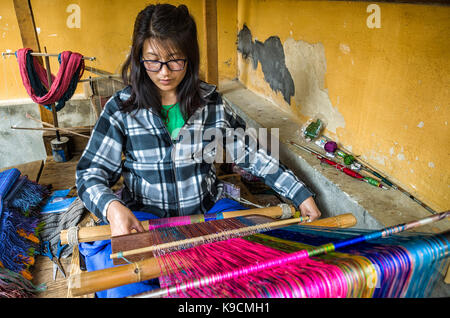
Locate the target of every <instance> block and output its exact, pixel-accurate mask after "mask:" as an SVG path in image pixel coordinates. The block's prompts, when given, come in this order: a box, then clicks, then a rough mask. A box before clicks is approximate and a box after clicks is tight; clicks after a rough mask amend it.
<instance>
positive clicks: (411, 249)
mask: <svg viewBox="0 0 450 318" xmlns="http://www.w3.org/2000/svg"><path fill="white" fill-rule="evenodd" d="M370 233H371V231H367V230H358V229H335V228H333V229H327V228H315V227H307V226H301V225H294V226H289V227H286V228H283V229H277V230H273V231H269V232H266V233H264V234H255V235H251V236H247V237H245V238H234V239H230V240H228V241H223V242H215V243H211V244H205V245H202V246H197V247H195V248H191V249H188V250H183V251H178V252H174V253H171V254H167V255H164V256H161V257H160V258H159V259H160V265H161V266H162V268H164V270H167V271H169V273H171V274H169V275H166V276H162V277H161V278H160V285H161V287H167V286H173V285H176V284H180V283H181V282H184V281H190V280H191V279H192V278H195V277H197V278H202V277H203V278H204V277H212V275H211V274H214V273H232V272H233V271H234V270H237V269H242V268H246V267H248V265H250V264H258V263H259V264H262V263H265V262H267V260H271V259H277V258H284V256H287V255H290V254H293V253H295V252H299V251H305V253H306V255H307V254H308V252H306V251H312V250H315V249H317V246H322V245H330V246H331V245H332V244H334V243H337V242H341V241H342V240H344V239H352V238H357V237H359V236H360V235H365V234H370ZM449 240H450V232H448V233H445V234H442V235H432V234H425V233H420V234H417V233H402V234H397V235H392V236H390V237H387V238H379V239H374V240H372V241H370V242H360V243H356V244H353V245H350V246H347V247H343V248H342V249H341V250H339V252H336V251H332V249H330V251H329V252H327V253H322V254H320V255H318V256H311V257H305V258H303V259H302V260H300V261H297V262H290V263H286V264H284V265H282V266H277V267H273V268H269V269H266V270H262V271H258V272H255V273H248V274H245V275H241V276H239V277H237V278H236V279H232V280H227V281H222V282H220V283H217V284H209V283H208V284H204V285H200V286H205V287H200V288H191V289H188V290H186V291H179V292H178V293H176V292H175V293H172V294H170V295H169V296H170V297H227V298H231V297H264V298H266V297H276V298H286V297H309V298H310V297H321V298H323V297H325V298H328V297H336V298H342V297H347V298H355V297H364V298H367V297H373V298H380V297H381V298H393V297H408V298H410V297H429V296H430V295H431V292H432V291H433V288H434V286H435V284H436V281H437V279H439V278H440V277H442V276H441V274H440V273H441V272H442V271H443V270H444V269H445V268H446V266H447V265H448V262H449V257H448V256H449V246H450V244H449ZM330 243H331V244H330ZM180 268H181V269H182V271H179V269H180ZM166 296H167V295H166Z"/></svg>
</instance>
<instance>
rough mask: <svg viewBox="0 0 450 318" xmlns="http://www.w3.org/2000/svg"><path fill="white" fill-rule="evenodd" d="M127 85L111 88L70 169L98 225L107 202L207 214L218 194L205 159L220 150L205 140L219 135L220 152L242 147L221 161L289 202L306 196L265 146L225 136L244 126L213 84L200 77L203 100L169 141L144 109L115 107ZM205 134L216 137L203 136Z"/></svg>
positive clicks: (159, 211) (125, 93) (173, 213)
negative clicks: (119, 187)
mask: <svg viewBox="0 0 450 318" xmlns="http://www.w3.org/2000/svg"><path fill="white" fill-rule="evenodd" d="M130 90H131V89H130V87H126V88H124V89H123V90H121V91H118V92H116V93H115V94H114V95H113V96H112V97H111V98H110V100H109V101H108V102H107V103H106V104H105V107H104V109H103V111H102V113H101V114H100V116H99V119H98V120H97V122H96V124H95V126H94V129H93V131H92V135H91V138H90V140H89V142H88V144H87V146H86V149H85V150H84V152H83V154H82V156H81V158H80V161H79V163H78V165H77V170H76V185H77V188H78V195H79V197H80V198H81V200H82V201H83V203H84V205H85V206H86V208H87V209H88V210H89V211H91V212H93V213H94V214H95V215H96V216H97V217H99V218H101V219H102V220H104V221H105V222H107V219H106V211H107V209H108V206H109V204H110V203H111V202H112V201H114V200H118V201H121V202H122V204H124V205H126V206H128V207H129V208H130V209H132V210H139V211H147V212H151V213H153V214H157V215H159V216H160V217H171V216H182V215H191V214H200V213H205V212H207V211H208V210H209V209H210V208H211V207H212V206H213V205H214V203H215V202H216V201H217V200H218V199H219V198H220V196H221V194H222V191H223V184H222V183H221V181H220V180H219V179H218V178H217V177H216V171H215V167H214V164H213V162H212V161H213V160H211V158H215V156H216V154H217V151H218V150H217V149H220V146H217V147H212V146H211V144H212V140H215V142H218V141H219V139H220V138H219V137H221V138H222V141H223V142H224V144H223V145H225V144H226V143H228V144H227V145H226V146H225V148H226V149H225V150H223V151H227V149H230V148H229V146H231V147H232V148H231V149H238V148H239V149H243V151H241V152H239V151H234V152H233V151H231V152H230V153H234V154H235V155H233V154H231V155H230V157H228V158H231V159H232V160H233V161H234V162H236V163H237V164H238V165H239V166H240V167H241V168H243V169H244V170H245V171H247V172H249V173H251V174H253V175H255V176H257V177H259V178H261V179H263V180H264V182H265V183H266V184H267V185H268V186H270V187H271V188H273V189H274V190H275V191H276V192H277V193H279V194H280V195H281V196H283V197H285V198H288V199H290V200H292V201H293V203H294V204H295V205H296V206H298V205H299V204H300V203H301V202H303V201H304V200H305V199H306V198H308V197H310V196H312V195H313V194H312V192H311V191H310V190H309V189H308V188H307V187H306V186H305V185H304V183H303V182H301V181H300V180H299V179H298V178H297V177H296V176H295V175H294V174H293V173H292V171H290V170H289V169H287V168H286V167H285V166H283V165H282V164H281V163H280V162H279V161H278V160H276V159H275V158H273V157H272V156H271V155H270V154H268V152H267V151H266V150H265V149H262V148H259V147H258V148H259V149H258V150H257V151H254V150H252V149H250V148H249V147H248V146H246V145H245V144H243V141H242V139H241V138H235V137H234V138H231V139H229V138H227V136H228V137H229V135H230V132H232V131H236V129H238V128H241V129H242V130H245V129H246V123H245V122H244V120H243V119H242V118H240V117H239V116H238V115H236V113H235V112H234V111H233V110H232V108H231V107H230V106H229V105H228V104H227V103H226V102H224V100H223V99H222V97H221V95H220V93H218V92H217V91H216V87H215V86H213V85H209V84H207V83H204V82H202V84H201V91H202V95H203V97H204V98H205V99H207V100H209V102H207V103H206V104H205V105H203V106H202V107H200V108H198V109H197V110H196V111H195V113H194V114H193V115H192V116H191V117H190V118H189V119H188V120H187V121H186V123H185V125H184V126H183V127H182V129H181V130H180V132H179V135H178V136H177V138H176V139H175V140H172V139H171V137H170V135H169V133H168V131H167V128H166V127H165V125H164V123H163V121H162V119H161V117H160V116H159V115H158V114H156V112H154V111H152V110H151V109H141V110H139V111H137V112H136V111H133V112H131V113H125V112H122V111H120V109H119V105H120V103H121V102H122V101H124V100H127V99H128V98H129V96H130ZM242 130H241V131H242ZM211 131H213V133H211ZM205 132H208V135H209V136H211V137H212V135H214V136H215V138H216V139H212V138H205ZM214 132H215V133H214ZM225 139H226V141H225ZM230 140H231V141H230ZM222 153H223V152H222ZM236 153H238V155H236ZM250 155H252V160H249V157H250ZM227 156H228V153H227ZM227 162H228V161H227ZM269 172H270V173H269ZM121 175H122V176H123V181H124V189H123V191H122V197H121V198H119V197H118V196H116V195H115V194H114V193H113V192H112V190H111V187H112V186H113V185H114V184H115V183H116V182H117V181H118V179H119V178H120V176H121Z"/></svg>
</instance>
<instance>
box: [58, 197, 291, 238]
mask: <svg viewBox="0 0 450 318" xmlns="http://www.w3.org/2000/svg"><path fill="white" fill-rule="evenodd" d="M289 208H290V209H291V215H290V217H291V216H293V215H294V213H295V208H294V207H293V206H291V205H290V206H289ZM246 215H263V216H268V217H271V218H274V219H277V218H280V217H281V216H282V215H283V209H282V208H281V207H280V206H271V207H267V208H257V209H248V210H238V211H230V212H225V213H223V218H224V219H227V218H234V217H237V216H246ZM176 218H177V217H173V218H167V220H169V221H170V219H176ZM141 224H142V226H143V227H144V229H148V228H149V221H142V222H141ZM68 232H69V231H68V230H62V231H61V234H60V239H61V244H63V245H64V244H68V242H69V241H68ZM110 238H111V228H110V226H109V225H99V226H90V227H81V228H80V229H79V230H78V242H79V243H82V242H93V241H101V240H108V239H110Z"/></svg>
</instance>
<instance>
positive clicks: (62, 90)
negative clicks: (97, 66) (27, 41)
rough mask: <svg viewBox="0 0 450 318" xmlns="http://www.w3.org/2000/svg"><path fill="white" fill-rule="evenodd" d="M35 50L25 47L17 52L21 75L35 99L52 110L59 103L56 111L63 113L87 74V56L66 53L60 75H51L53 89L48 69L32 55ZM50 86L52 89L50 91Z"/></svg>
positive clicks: (63, 56) (60, 58) (62, 59)
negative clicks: (85, 61) (85, 73)
mask: <svg viewBox="0 0 450 318" xmlns="http://www.w3.org/2000/svg"><path fill="white" fill-rule="evenodd" d="M32 52H33V51H32V50H31V49H29V48H23V49H20V50H18V51H17V52H16V57H17V61H18V63H19V70H20V76H21V77H22V82H23V85H24V86H25V89H26V91H27V93H28V95H30V97H31V99H32V100H33V101H34V102H35V103H38V104H40V105H44V107H45V108H47V109H48V110H51V105H52V104H54V103H56V105H55V107H56V111H59V110H61V109H62V108H63V107H64V106H65V103H66V101H68V100H69V99H70V98H71V97H72V96H73V94H74V93H75V89H76V88H77V84H78V81H79V80H80V78H81V76H82V75H83V72H84V60H83V56H82V55H81V54H79V53H75V52H70V51H64V52H62V53H60V54H59V56H58V61H59V63H60V67H59V70H58V74H57V76H54V75H53V74H52V75H51V81H52V84H51V86H50V85H49V83H48V79H47V72H46V70H45V68H44V67H43V66H42V65H41V64H40V63H39V62H38V61H37V59H36V58H35V57H33V56H32V55H31V53H32ZM49 86H50V89H47V88H48V87H49Z"/></svg>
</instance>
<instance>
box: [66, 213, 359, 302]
mask: <svg viewBox="0 0 450 318" xmlns="http://www.w3.org/2000/svg"><path fill="white" fill-rule="evenodd" d="M355 224H356V218H355V217H354V216H353V215H352V214H351V213H347V214H341V215H337V216H334V217H329V218H323V219H320V220H317V221H312V222H309V223H304V224H302V225H308V226H323V227H338V228H348V227H352V226H354V225H355ZM164 274H166V272H165V271H164V270H162V269H161V268H160V265H159V264H158V260H157V259H156V258H155V257H152V258H147V259H144V260H141V261H137V262H135V263H132V264H127V265H121V266H114V267H111V268H106V269H101V270H97V271H92V272H82V273H79V274H76V275H73V276H70V277H69V279H68V289H69V292H70V293H71V294H72V296H83V295H87V294H91V293H95V292H98V291H102V290H106V289H110V288H114V287H119V286H123V285H126V284H131V283H136V282H141V281H145V280H149V279H153V278H158V277H159V276H161V275H164Z"/></svg>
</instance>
